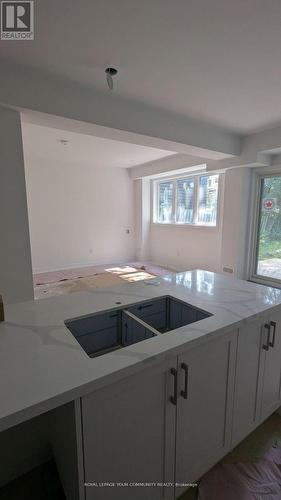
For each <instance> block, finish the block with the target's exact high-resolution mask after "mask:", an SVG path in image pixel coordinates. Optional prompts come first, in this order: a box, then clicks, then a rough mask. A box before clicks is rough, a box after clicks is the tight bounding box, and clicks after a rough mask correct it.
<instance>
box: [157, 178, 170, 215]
mask: <svg viewBox="0 0 281 500" xmlns="http://www.w3.org/2000/svg"><path fill="white" fill-rule="evenodd" d="M173 189H174V184H173V182H171V181H170V182H159V184H158V222H166V223H169V222H173Z"/></svg>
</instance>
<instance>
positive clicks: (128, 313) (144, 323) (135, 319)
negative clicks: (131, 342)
mask: <svg viewBox="0 0 281 500" xmlns="http://www.w3.org/2000/svg"><path fill="white" fill-rule="evenodd" d="M122 313H123V314H125V315H126V316H129V318H132V319H133V320H134V321H136V322H137V323H139V324H140V325H141V326H143V327H144V328H146V329H147V330H149V331H150V332H151V333H153V334H154V335H162V334H161V333H160V332H158V330H156V329H155V328H153V326H150V325H149V324H148V323H146V322H145V321H143V320H142V319H140V318H138V317H137V316H135V315H134V314H133V313H131V312H130V311H128V310H127V309H123V310H122Z"/></svg>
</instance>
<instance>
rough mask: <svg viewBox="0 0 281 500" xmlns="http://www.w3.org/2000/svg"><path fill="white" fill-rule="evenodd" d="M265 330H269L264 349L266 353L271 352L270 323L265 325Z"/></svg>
mask: <svg viewBox="0 0 281 500" xmlns="http://www.w3.org/2000/svg"><path fill="white" fill-rule="evenodd" d="M264 328H266V329H267V338H266V344H263V346H262V348H263V349H264V350H265V351H268V350H269V341H270V325H269V323H266V324H265V325H264Z"/></svg>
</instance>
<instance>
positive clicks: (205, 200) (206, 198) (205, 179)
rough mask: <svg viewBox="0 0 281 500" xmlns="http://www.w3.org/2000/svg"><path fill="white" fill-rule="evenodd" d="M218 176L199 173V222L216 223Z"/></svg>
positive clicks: (213, 224)
mask: <svg viewBox="0 0 281 500" xmlns="http://www.w3.org/2000/svg"><path fill="white" fill-rule="evenodd" d="M218 177H219V176H218V175H201V176H200V178H199V208H198V223H199V224H210V225H212V226H215V225H216V218H217V200H218V186H219V184H218V180H219V179H218Z"/></svg>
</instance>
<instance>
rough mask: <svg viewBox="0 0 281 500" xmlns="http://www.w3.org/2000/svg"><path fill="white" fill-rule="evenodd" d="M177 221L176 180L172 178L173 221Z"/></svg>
mask: <svg viewBox="0 0 281 500" xmlns="http://www.w3.org/2000/svg"><path fill="white" fill-rule="evenodd" d="M176 222H177V181H176V180H174V189H173V223H174V224H176Z"/></svg>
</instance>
